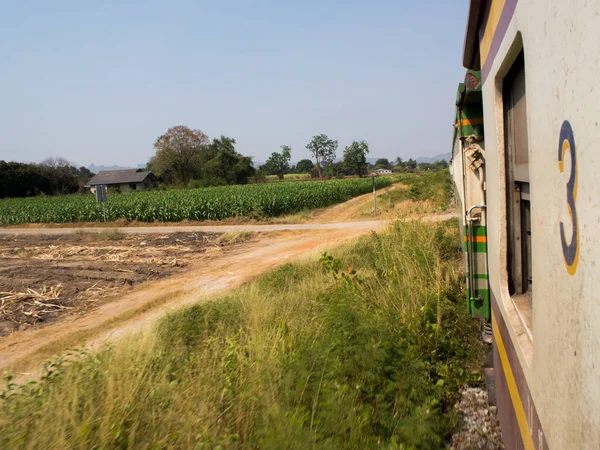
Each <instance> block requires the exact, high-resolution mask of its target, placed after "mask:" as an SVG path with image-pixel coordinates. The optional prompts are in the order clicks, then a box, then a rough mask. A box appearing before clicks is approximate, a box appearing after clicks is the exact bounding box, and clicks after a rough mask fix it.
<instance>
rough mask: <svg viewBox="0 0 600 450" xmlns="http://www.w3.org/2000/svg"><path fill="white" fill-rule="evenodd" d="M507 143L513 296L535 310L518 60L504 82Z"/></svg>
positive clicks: (522, 78) (524, 100) (523, 94)
mask: <svg viewBox="0 0 600 450" xmlns="http://www.w3.org/2000/svg"><path fill="white" fill-rule="evenodd" d="M503 97H504V126H505V129H504V132H505V142H506V151H505V155H506V176H507V180H506V183H507V189H506V191H507V197H508V198H507V202H506V204H507V224H508V239H509V242H508V268H507V269H508V279H509V291H510V294H511V296H522V297H525V298H526V300H527V302H528V303H529V305H530V306H532V289H533V284H532V283H533V280H532V275H531V265H532V258H531V255H532V253H531V199H530V191H531V187H530V180H529V148H528V140H527V95H526V90H525V59H524V55H523V52H521V54H520V55H519V56H518V57H517V59H516V60H515V62H514V64H513V65H512V67H511V69H510V70H509V72H508V74H507V75H506V77H505V79H504V84H503Z"/></svg>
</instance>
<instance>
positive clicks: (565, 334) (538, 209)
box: [450, 0, 600, 450]
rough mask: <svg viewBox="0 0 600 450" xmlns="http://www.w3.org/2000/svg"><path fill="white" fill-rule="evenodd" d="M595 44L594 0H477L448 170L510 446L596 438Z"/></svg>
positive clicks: (599, 197) (572, 445) (592, 442)
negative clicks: (488, 343) (569, 0)
mask: <svg viewBox="0 0 600 450" xmlns="http://www.w3.org/2000/svg"><path fill="white" fill-rule="evenodd" d="M599 44H600V1H598V0H588V1H584V0H573V1H571V2H567V1H559V0H545V1H542V0H471V1H470V5H469V13H468V18H467V29H466V36H465V42H464V49H463V66H464V67H465V68H466V69H467V71H466V74H465V79H464V81H463V82H462V83H460V84H459V87H458V91H457V97H456V116H455V121H454V139H453V143H452V160H451V162H450V170H451V174H452V177H453V180H454V184H455V190H456V198H457V204H458V206H459V208H460V215H461V217H462V224H461V225H462V239H463V250H464V259H465V269H466V292H467V308H468V310H469V312H470V313H472V314H473V315H476V316H477V317H479V318H480V319H481V321H482V323H483V324H484V326H483V332H484V335H485V336H486V338H487V339H489V341H490V342H491V344H492V349H491V358H490V361H489V364H488V366H489V367H488V369H489V370H490V372H489V373H493V383H489V384H488V388H491V392H490V397H491V398H495V401H496V402H497V406H498V416H499V420H500V424H501V427H502V433H503V438H504V442H505V446H506V448H507V449H511V450H512V449H521V448H523V449H548V448H550V449H598V448H600V258H599V256H600V239H599V231H600V149H599V148H598V146H599V145H600V124H599V123H600V49H599V48H598V45H599ZM488 369H486V370H488Z"/></svg>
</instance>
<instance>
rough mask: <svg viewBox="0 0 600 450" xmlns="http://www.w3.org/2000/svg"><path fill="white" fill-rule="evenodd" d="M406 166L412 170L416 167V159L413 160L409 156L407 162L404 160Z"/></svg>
mask: <svg viewBox="0 0 600 450" xmlns="http://www.w3.org/2000/svg"><path fill="white" fill-rule="evenodd" d="M406 168H407V169H408V170H409V171H411V172H414V171H415V169H416V168H417V161H415V160H414V159H412V158H410V159H409V160H408V161H407V162H406Z"/></svg>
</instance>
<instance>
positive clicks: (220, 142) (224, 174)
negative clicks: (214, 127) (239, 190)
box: [203, 136, 255, 186]
mask: <svg viewBox="0 0 600 450" xmlns="http://www.w3.org/2000/svg"><path fill="white" fill-rule="evenodd" d="M208 154H209V156H211V159H209V160H208V161H207V162H206V164H205V166H204V170H203V180H204V184H205V185H207V186H213V185H221V184H246V183H248V178H249V177H250V176H252V175H254V173H255V169H254V166H253V165H252V158H251V157H250V156H243V155H241V154H239V153H238V152H236V151H235V139H233V138H229V137H226V136H221V137H220V138H219V139H216V138H215V139H213V141H212V142H211V144H210V145H209V146H208ZM213 155H214V156H213Z"/></svg>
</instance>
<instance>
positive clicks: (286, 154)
mask: <svg viewBox="0 0 600 450" xmlns="http://www.w3.org/2000/svg"><path fill="white" fill-rule="evenodd" d="M291 158H292V148H291V147H290V146H288V145H282V146H281V153H277V152H273V153H271V156H270V157H269V159H267V162H266V163H265V166H266V168H267V171H268V172H269V174H271V175H277V177H278V178H279V179H280V180H283V176H284V175H285V174H286V172H289V170H290V159H291Z"/></svg>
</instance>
